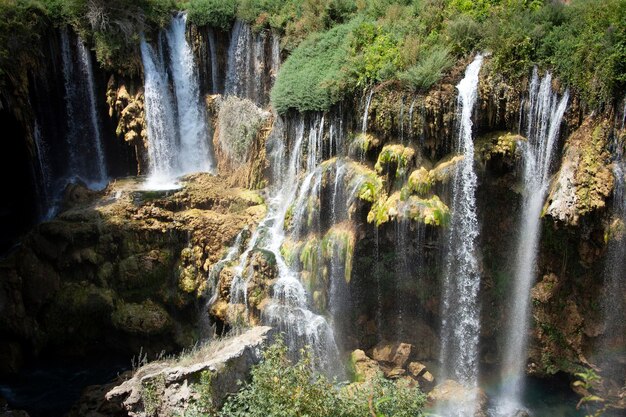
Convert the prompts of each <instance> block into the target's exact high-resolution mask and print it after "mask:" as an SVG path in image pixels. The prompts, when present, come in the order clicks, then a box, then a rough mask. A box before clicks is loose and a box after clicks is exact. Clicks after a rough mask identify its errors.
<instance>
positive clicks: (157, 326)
mask: <svg viewBox="0 0 626 417" xmlns="http://www.w3.org/2000/svg"><path fill="white" fill-rule="evenodd" d="M111 320H112V322H113V326H115V328H117V329H118V330H122V331H124V332H126V333H130V334H139V335H150V336H152V335H158V334H163V333H165V332H167V331H168V330H170V328H171V326H172V319H171V317H170V315H169V314H168V313H167V311H165V309H164V308H163V307H162V306H160V305H159V304H157V303H155V302H154V301H152V300H146V301H144V302H142V303H140V304H137V303H124V302H121V303H119V304H118V305H117V306H116V308H115V311H114V312H113V314H112V315H111Z"/></svg>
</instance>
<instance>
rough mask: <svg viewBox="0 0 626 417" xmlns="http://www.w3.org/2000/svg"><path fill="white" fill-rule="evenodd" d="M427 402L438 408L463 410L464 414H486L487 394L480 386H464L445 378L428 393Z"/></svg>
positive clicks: (475, 416)
mask: <svg viewBox="0 0 626 417" xmlns="http://www.w3.org/2000/svg"><path fill="white" fill-rule="evenodd" d="M428 402H429V404H430V405H431V406H436V407H437V409H439V410H465V411H466V413H465V414H464V415H472V414H473V416H474V417H486V416H487V413H486V411H487V410H486V407H487V396H486V395H485V393H484V391H482V390H481V389H480V388H467V387H464V386H463V385H462V384H460V383H458V382H456V381H453V380H451V379H447V380H445V381H444V382H442V383H441V384H439V385H437V386H436V387H435V388H434V389H433V390H432V391H431V392H430V393H428ZM472 410H473V413H472Z"/></svg>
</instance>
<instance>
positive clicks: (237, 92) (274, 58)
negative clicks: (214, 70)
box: [224, 20, 281, 106]
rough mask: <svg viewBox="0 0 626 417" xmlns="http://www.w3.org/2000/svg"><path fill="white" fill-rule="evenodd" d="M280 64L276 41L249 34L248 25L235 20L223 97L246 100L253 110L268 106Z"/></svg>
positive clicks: (272, 37) (266, 34) (271, 36)
mask: <svg viewBox="0 0 626 417" xmlns="http://www.w3.org/2000/svg"><path fill="white" fill-rule="evenodd" d="M280 64H281V57H280V39H279V37H278V36H277V35H275V34H273V33H269V32H267V31H260V32H257V31H253V30H252V28H251V27H250V25H249V24H248V23H246V22H243V21H241V20H237V21H236V22H235V25H234V26H233V28H232V31H231V37H230V44H229V46H228V56H227V68H226V80H225V85H224V94H225V95H234V96H237V97H239V98H247V99H248V100H250V101H252V102H254V103H255V104H256V105H257V106H264V105H266V104H268V101H269V92H270V89H271V85H272V84H273V81H274V79H275V78H276V74H277V73H278V69H279V68H280Z"/></svg>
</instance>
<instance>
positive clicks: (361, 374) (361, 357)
mask: <svg viewBox="0 0 626 417" xmlns="http://www.w3.org/2000/svg"><path fill="white" fill-rule="evenodd" d="M351 360H352V365H353V367H354V373H355V377H356V380H357V381H358V382H365V381H369V380H371V379H373V378H374V377H375V376H376V374H377V373H378V372H380V370H379V368H378V363H376V361H375V360H373V359H370V358H369V357H368V356H367V355H366V354H365V352H363V351H362V350H361V349H357V350H355V351H353V352H352V355H351Z"/></svg>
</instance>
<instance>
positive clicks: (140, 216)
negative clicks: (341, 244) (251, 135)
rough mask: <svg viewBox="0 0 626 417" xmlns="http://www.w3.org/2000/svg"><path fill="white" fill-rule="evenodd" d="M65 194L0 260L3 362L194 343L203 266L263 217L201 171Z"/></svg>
mask: <svg viewBox="0 0 626 417" xmlns="http://www.w3.org/2000/svg"><path fill="white" fill-rule="evenodd" d="M69 194H70V195H72V196H74V197H75V198H73V199H72V198H68V199H67V200H66V201H67V205H68V206H67V209H66V210H65V211H64V212H62V213H61V214H60V215H59V216H58V217H57V218H55V219H53V220H51V221H49V222H45V223H42V224H40V225H39V226H38V227H37V228H36V229H35V230H34V231H33V232H32V233H31V234H30V235H28V236H27V237H26V238H25V239H24V241H23V243H22V245H21V246H20V247H19V248H18V249H17V250H16V252H15V253H14V254H12V255H11V256H9V257H8V258H7V259H5V260H4V261H2V264H1V265H0V275H1V277H2V279H1V280H0V299H2V300H3V302H2V303H1V304H0V311H1V318H0V330H1V331H2V334H3V336H2V341H1V342H0V352H2V354H3V358H7V359H8V360H10V361H9V363H8V364H7V365H6V366H4V368H7V369H3V370H7V371H11V370H13V371H15V370H16V369H17V368H18V365H19V363H18V362H19V359H20V356H21V354H22V353H28V354H37V352H39V351H40V350H42V349H44V348H45V349H46V350H47V351H48V352H54V351H56V352H59V353H61V354H63V355H86V354H88V353H93V351H94V350H95V351H98V350H101V351H104V350H107V351H109V350H113V351H116V352H120V353H124V354H130V355H132V354H135V353H136V352H138V351H139V349H140V347H143V348H144V351H147V352H150V354H154V353H158V352H160V351H162V350H166V351H172V350H176V349H180V348H182V347H186V346H189V345H192V344H193V343H194V340H196V338H197V331H198V329H197V327H198V317H199V311H198V309H199V307H200V306H201V305H203V303H201V302H199V300H200V298H201V297H203V296H204V295H205V294H206V292H207V291H208V290H209V289H208V288H207V275H208V271H209V269H210V268H211V266H212V265H213V264H215V263H216V262H217V261H218V260H219V259H220V258H221V256H222V253H223V252H224V251H225V250H226V249H227V248H228V247H229V246H230V245H231V244H232V243H233V241H234V240H235V237H236V236H237V235H238V234H239V232H240V231H241V230H242V229H244V228H250V229H253V228H255V227H256V225H257V224H258V222H259V221H260V219H261V218H262V216H263V215H264V214H265V205H264V202H263V199H262V198H261V197H260V196H259V195H258V194H257V193H255V192H252V191H249V190H245V189H240V188H230V187H228V186H225V185H224V179H223V178H220V177H213V176H210V175H208V174H196V175H192V176H189V177H186V178H185V179H183V180H182V188H181V189H180V190H177V191H169V192H162V191H144V190H142V189H141V181H140V180H120V181H117V182H115V183H113V184H111V185H110V186H109V187H108V188H107V189H106V190H105V191H103V192H101V193H95V194H94V193H79V192H78V191H77V190H74V191H73V192H72V193H69ZM76 196H79V197H76ZM81 196H82V197H81ZM70 200H71V201H70ZM11 363H13V365H11Z"/></svg>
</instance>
